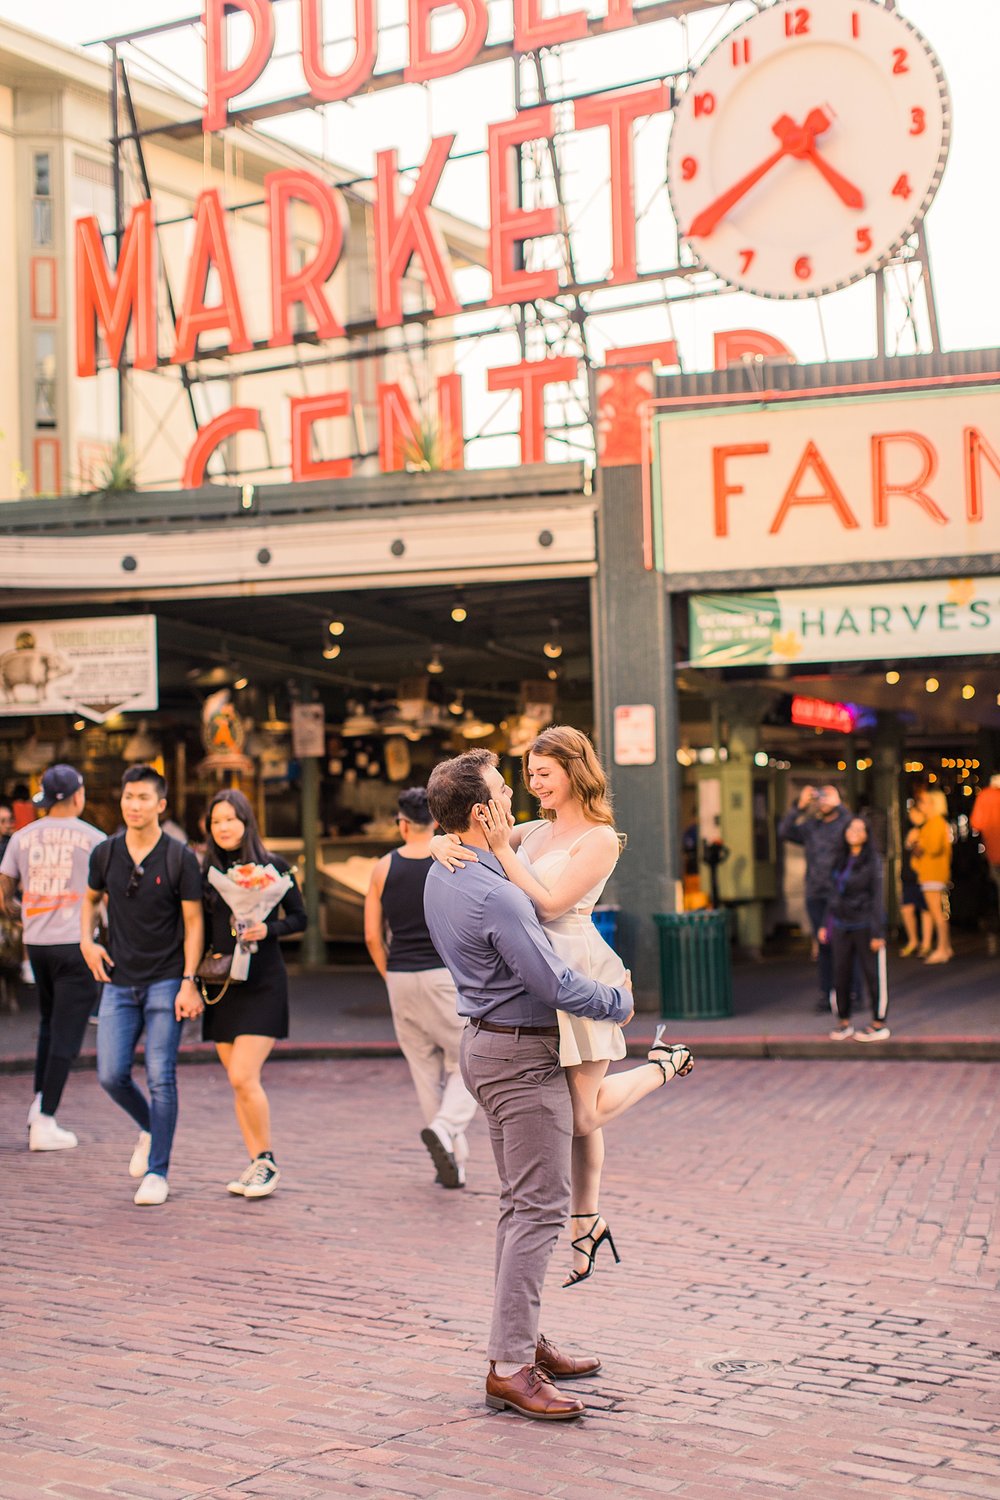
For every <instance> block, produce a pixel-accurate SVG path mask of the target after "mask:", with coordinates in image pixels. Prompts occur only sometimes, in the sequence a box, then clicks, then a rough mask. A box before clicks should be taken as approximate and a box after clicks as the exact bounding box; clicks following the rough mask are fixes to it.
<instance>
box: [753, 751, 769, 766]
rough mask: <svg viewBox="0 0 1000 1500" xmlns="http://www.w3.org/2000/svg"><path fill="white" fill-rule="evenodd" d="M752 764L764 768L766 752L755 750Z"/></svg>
mask: <svg viewBox="0 0 1000 1500" xmlns="http://www.w3.org/2000/svg"><path fill="white" fill-rule="evenodd" d="M753 763H754V765H755V766H766V765H767V751H766V750H757V751H756V752H755V753H754V758H753Z"/></svg>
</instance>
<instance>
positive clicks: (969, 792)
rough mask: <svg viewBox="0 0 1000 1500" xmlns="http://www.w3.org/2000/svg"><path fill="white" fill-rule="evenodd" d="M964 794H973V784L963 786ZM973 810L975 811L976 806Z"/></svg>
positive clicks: (968, 795)
mask: <svg viewBox="0 0 1000 1500" xmlns="http://www.w3.org/2000/svg"><path fill="white" fill-rule="evenodd" d="M962 795H963V796H965V797H971V796H972V787H971V786H963V788H962ZM973 812H975V808H973Z"/></svg>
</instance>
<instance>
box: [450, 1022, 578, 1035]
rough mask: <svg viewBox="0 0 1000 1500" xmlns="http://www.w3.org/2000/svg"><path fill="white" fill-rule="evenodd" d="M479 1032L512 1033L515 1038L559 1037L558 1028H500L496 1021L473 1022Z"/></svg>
mask: <svg viewBox="0 0 1000 1500" xmlns="http://www.w3.org/2000/svg"><path fill="white" fill-rule="evenodd" d="M469 1024H470V1025H472V1026H474V1027H475V1028H476V1030H477V1031H503V1032H511V1033H513V1034H514V1035H515V1036H517V1035H520V1036H558V1035H559V1027H558V1026H498V1025H497V1024H496V1022H495V1021H471V1022H470V1023H469Z"/></svg>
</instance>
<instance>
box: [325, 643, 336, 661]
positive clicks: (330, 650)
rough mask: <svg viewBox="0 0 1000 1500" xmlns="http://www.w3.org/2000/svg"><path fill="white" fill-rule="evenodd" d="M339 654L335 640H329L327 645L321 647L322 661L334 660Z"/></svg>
mask: <svg viewBox="0 0 1000 1500" xmlns="http://www.w3.org/2000/svg"><path fill="white" fill-rule="evenodd" d="M339 655H340V647H339V646H338V645H337V642H336V641H331V642H330V644H329V645H328V646H324V647H323V659H324V661H336V660H337V657H338V656H339Z"/></svg>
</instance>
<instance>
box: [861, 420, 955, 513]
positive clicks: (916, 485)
mask: <svg viewBox="0 0 1000 1500" xmlns="http://www.w3.org/2000/svg"><path fill="white" fill-rule="evenodd" d="M890 443H911V444H912V445H913V447H914V448H916V450H917V452H918V453H919V454H920V456H921V459H922V461H923V467H922V469H921V471H920V473H919V474H918V475H917V477H916V479H908V480H907V481H906V482H905V483H903V484H890V483H889V480H888V477H887V475H886V469H887V467H888V465H887V463H886V448H887V447H888V446H889V444H890ZM937 466H938V459H937V454H936V452H935V451H934V447H933V445H932V444H931V443H929V442H928V441H927V439H926V438H925V437H923V436H922V434H921V433H919V432H876V433H873V434H872V513H873V517H874V522H875V525H876V526H888V524H889V496H890V495H907V496H908V497H909V498H910V499H911V500H916V502H917V504H918V505H919V506H920V507H921V508H922V509H923V510H925V511H926V512H927V514H928V515H929V516H930V518H931V520H932V521H935V522H936V523H937V525H938V526H947V524H948V517H947V516H946V515H945V513H944V511H943V510H942V509H941V507H940V506H939V505H938V503H937V501H936V500H932V499H931V497H930V495H928V494H927V493H926V491H925V490H924V489H923V486H924V485H925V484H929V483H930V481H931V480H932V479H933V478H934V475H935V474H936V473H937Z"/></svg>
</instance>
